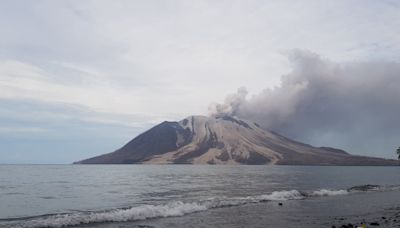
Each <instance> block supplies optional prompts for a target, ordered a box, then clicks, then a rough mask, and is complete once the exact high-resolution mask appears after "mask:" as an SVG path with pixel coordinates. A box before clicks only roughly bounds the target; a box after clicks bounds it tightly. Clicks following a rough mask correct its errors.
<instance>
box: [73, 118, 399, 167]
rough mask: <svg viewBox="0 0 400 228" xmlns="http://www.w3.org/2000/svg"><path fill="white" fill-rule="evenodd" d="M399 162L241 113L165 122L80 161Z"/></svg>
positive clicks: (211, 162)
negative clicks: (289, 132)
mask: <svg viewBox="0 0 400 228" xmlns="http://www.w3.org/2000/svg"><path fill="white" fill-rule="evenodd" d="M137 163H140V164H249V165H250V164H251V165H266V164H275V165H397V164H398V163H397V161H395V160H390V159H382V158H374V157H365V156H354V155H350V154H348V153H347V152H345V151H343V150H339V149H334V148H330V147H313V146H311V145H307V144H304V143H300V142H297V141H294V140H291V139H288V138H286V137H284V136H281V135H279V134H277V133H275V132H272V131H266V130H264V129H262V128H260V127H259V126H258V125H257V124H256V123H253V122H250V121H246V120H241V119H239V118H236V117H231V116H222V117H205V116H190V117H187V118H185V119H183V120H181V121H179V122H167V121H165V122H163V123H161V124H159V125H157V126H155V127H153V128H151V129H150V130H148V131H146V132H144V133H143V134H141V135H139V136H137V137H136V138H134V139H133V140H132V141H130V142H129V143H127V144H126V145H125V146H123V147H122V148H120V149H118V150H116V151H114V152H112V153H108V154H104V155H100V156H97V157H93V158H89V159H86V160H82V161H79V162H76V163H75V164H137Z"/></svg>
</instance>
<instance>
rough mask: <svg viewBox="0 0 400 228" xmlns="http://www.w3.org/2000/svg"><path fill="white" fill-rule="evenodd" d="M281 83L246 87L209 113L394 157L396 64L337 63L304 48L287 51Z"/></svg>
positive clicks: (398, 137)
mask: <svg viewBox="0 0 400 228" xmlns="http://www.w3.org/2000/svg"><path fill="white" fill-rule="evenodd" d="M288 58H289V61H290V63H291V66H292V70H291V72H290V73H289V74H287V75H283V76H282V77H281V85H280V86H278V87H276V88H273V89H265V90H264V91H262V92H261V93H260V94H258V95H254V96H252V97H250V98H246V97H247V91H246V89H245V88H244V87H242V88H240V89H239V90H238V91H237V93H235V94H231V95H229V96H227V98H226V100H225V102H224V103H223V104H212V105H210V108H209V111H210V114H211V115H212V116H218V115H234V116H237V117H240V118H243V119H248V120H252V121H255V122H257V123H258V124H260V125H261V126H262V127H263V128H265V129H268V130H273V131H277V132H279V133H281V134H283V135H285V136H288V137H291V138H293V139H297V140H300V141H303V142H307V143H311V144H314V145H316V146H335V147H339V148H343V149H346V150H347V151H349V152H351V153H356V154H362V155H370V156H383V157H389V158H394V150H395V148H396V147H398V146H400V63H398V62H387V61H371V62H346V63H337V62H333V61H330V60H328V59H324V58H322V57H320V56H319V55H317V54H315V53H312V52H309V51H302V50H294V51H292V52H290V54H288Z"/></svg>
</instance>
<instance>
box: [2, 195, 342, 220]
mask: <svg viewBox="0 0 400 228" xmlns="http://www.w3.org/2000/svg"><path fill="white" fill-rule="evenodd" d="M345 192H346V193H347V191H344V190H338V191H334V190H326V189H322V190H318V191H314V192H312V193H308V194H307V193H302V192H300V191H297V190H290V191H275V192H272V193H270V194H265V195H259V196H248V197H214V198H209V199H207V200H201V201H197V202H189V203H188V202H180V201H177V202H171V203H167V204H163V205H141V206H137V207H132V208H125V209H115V210H109V211H102V212H77V213H71V214H58V215H48V216H42V217H37V218H33V219H27V220H22V221H21V220H19V221H14V222H11V223H9V224H8V226H6V227H18V228H37V227H55V228H58V227H66V226H76V225H82V224H92V223H104V222H127V221H138V220H145V219H151V218H159V217H172V216H183V215H186V214H191V213H195V212H200V211H206V210H208V209H213V208H221V207H230V206H238V205H243V204H249V203H259V202H264V201H286V200H299V199H304V198H306V197H310V196H311V197H312V196H331V195H340V194H344V193H345ZM0 226H1V224H0Z"/></svg>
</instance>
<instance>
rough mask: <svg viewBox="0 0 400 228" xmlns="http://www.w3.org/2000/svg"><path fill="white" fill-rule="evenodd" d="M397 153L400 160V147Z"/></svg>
mask: <svg viewBox="0 0 400 228" xmlns="http://www.w3.org/2000/svg"><path fill="white" fill-rule="evenodd" d="M396 153H397V156H398V157H397V158H398V159H399V160H400V147H399V148H397V151H396Z"/></svg>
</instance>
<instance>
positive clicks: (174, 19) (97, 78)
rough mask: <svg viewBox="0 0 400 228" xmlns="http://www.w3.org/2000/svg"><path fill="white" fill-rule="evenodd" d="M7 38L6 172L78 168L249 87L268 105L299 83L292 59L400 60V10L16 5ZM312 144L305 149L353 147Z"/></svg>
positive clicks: (2, 106) (1, 95)
mask: <svg viewBox="0 0 400 228" xmlns="http://www.w3.org/2000/svg"><path fill="white" fill-rule="evenodd" d="M0 31H1V35H0V163H71V162H73V161H76V160H80V159H83V158H87V157H91V156H93V155H97V154H102V153H106V152H111V151H113V150H115V149H117V148H118V147H120V146H122V145H123V144H124V143H126V142H127V141H128V140H130V139H131V138H133V137H134V136H136V135H137V134H139V133H141V132H143V131H144V130H146V129H148V128H149V127H150V126H152V125H154V124H156V123H158V122H161V121H163V120H180V119H182V118H184V117H186V116H188V115H193V114H200V115H207V114H208V112H209V105H210V104H211V103H214V102H216V103H221V102H223V101H224V99H225V97H226V95H227V94H230V93H234V92H235V91H237V89H238V88H240V87H243V86H244V87H246V90H247V91H248V94H249V95H248V96H249V97H252V96H260V94H263V93H264V92H265V91H266V89H267V90H268V89H270V90H274V88H275V89H276V88H280V87H281V86H282V83H283V82H282V81H281V80H282V78H281V77H282V76H284V75H288V74H289V75H290V74H292V73H291V72H293V70H294V68H293V61H291V60H290V57H288V55H290V54H288V53H292V52H293V51H292V50H303V51H302V52H312V53H315V54H316V55H318V56H320V57H321V58H323V59H327V60H326V61H331V62H334V63H335V64H348V63H354V62H357V63H358V62H361V63H368V62H392V63H394V64H396V63H398V61H399V59H400V58H399V57H400V4H399V3H397V1H381V0H379V1H368V0H359V1H352V0H342V1H340V0H335V1H319V0H315V1H291V0H290V1H248V0H246V1H232V0H229V1H215V0H213V1H151V0H146V1H78V0H76V1H50V0H49V1H19V0H10V1H6V0H4V1H1V2H0ZM324 61H325V60H324ZM366 65H368V64H366ZM397 73H398V72H397ZM394 74H395V76H398V77H400V75H398V74H397V75H396V71H395V73H394ZM371 77H379V74H378V75H376V74H375V75H373V76H371ZM283 78H285V77H283ZM283 81H284V80H283ZM375 93H379V91H375ZM399 99H400V97H399ZM313 127H315V126H313ZM378 134H379V133H378ZM398 136H400V135H391V136H390V137H392V138H396V137H397V139H399V137H398ZM310 137H311V136H310V135H308V136H307V137H304V138H301V137H298V138H299V139H304V140H306V141H308V142H315V143H317V144H318V143H321V142H323V143H325V144H329V145H326V146H339V147H346V146H347V147H346V149H348V147H349V144H343V142H342V141H337V140H336V139H337V137H331V138H328V139H327V138H325V139H324V140H323V141H318V140H314V139H313V138H310ZM349 137H351V135H350V136H349ZM355 137H358V138H357V139H359V136H355ZM374 137H375V136H374ZM366 140H368V139H366ZM358 142H359V141H358ZM399 144H400V140H399ZM351 146H354V145H351ZM391 146H394V145H391ZM360 148H363V150H360V149H357V148H355V149H354V151H356V152H357V153H359V154H367V155H375V156H384V157H394V155H391V153H392V152H391V151H389V147H385V148H384V147H382V148H381V150H379V148H378V149H376V148H374V149H371V150H368V148H367V149H365V148H366V147H365V146H360ZM393 153H394V152H393Z"/></svg>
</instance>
